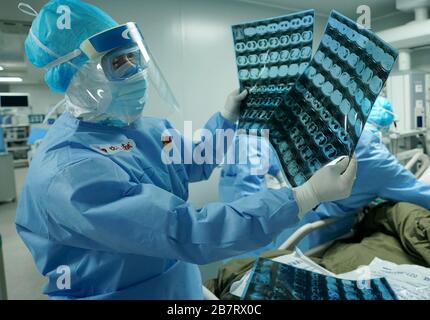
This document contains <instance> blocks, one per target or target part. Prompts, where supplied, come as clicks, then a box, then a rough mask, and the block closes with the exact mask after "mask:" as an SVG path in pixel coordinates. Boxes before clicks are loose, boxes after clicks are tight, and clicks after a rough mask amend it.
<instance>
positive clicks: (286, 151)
mask: <svg viewBox="0 0 430 320" xmlns="http://www.w3.org/2000/svg"><path fill="white" fill-rule="evenodd" d="M397 56H398V52H397V51H396V50H395V49H394V48H392V47H391V46H390V45H388V44H387V43H385V42H384V41H382V40H381V39H380V38H379V37H378V36H376V35H375V34H374V33H373V32H371V31H369V30H367V29H364V28H363V27H361V26H359V25H358V24H356V23H355V22H354V21H352V20H350V19H348V18H346V17H345V16H343V15H341V14H339V13H338V12H336V11H332V12H331V15H330V17H329V20H328V23H327V26H326V29H325V32H324V34H323V37H322V40H321V43H320V46H319V48H318V50H317V52H316V53H315V55H314V57H313V59H312V61H311V63H310V64H309V66H308V67H307V68H306V70H305V71H304V73H303V75H301V76H300V77H299V79H298V80H297V82H296V83H295V85H294V86H293V87H292V88H291V90H290V91H288V93H286V94H284V97H283V100H282V103H281V104H280V105H279V107H278V108H277V109H276V111H274V113H273V115H272V116H271V118H270V120H268V123H267V126H266V127H267V128H269V129H270V140H271V143H272V145H273V146H274V148H275V150H276V152H277V154H278V157H279V160H280V162H281V165H282V168H283V170H284V172H285V174H286V176H287V179H288V181H289V182H290V183H291V185H292V186H298V185H301V184H303V183H304V182H306V181H307V180H308V179H309V178H310V177H311V176H312V174H313V173H315V172H316V171H317V170H318V169H320V168H321V167H322V166H324V165H326V164H328V163H329V162H331V161H332V160H334V159H336V158H338V157H339V156H342V155H352V154H353V152H354V151H355V147H356V145H357V142H358V140H359V138H360V136H361V133H362V131H363V128H364V125H365V123H366V121H367V118H368V116H369V113H370V111H371V109H372V107H373V104H374V103H375V100H376V98H377V97H378V95H379V93H380V92H381V90H382V88H383V85H384V83H385V81H386V80H387V78H388V75H389V74H390V72H391V70H392V68H393V66H394V62H395V61H396V59H397Z"/></svg>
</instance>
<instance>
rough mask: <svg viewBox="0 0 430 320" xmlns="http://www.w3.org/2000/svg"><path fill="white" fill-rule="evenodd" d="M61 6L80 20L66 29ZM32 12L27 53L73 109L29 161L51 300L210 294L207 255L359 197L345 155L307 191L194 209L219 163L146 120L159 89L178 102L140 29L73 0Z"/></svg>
mask: <svg viewBox="0 0 430 320" xmlns="http://www.w3.org/2000/svg"><path fill="white" fill-rule="evenodd" d="M60 5H65V6H68V7H69V8H70V12H71V25H70V28H64V29H58V28H57V19H58V16H59V14H58V13H57V12H58V11H57V10H58V7H59V6H60ZM21 9H22V10H25V11H27V12H29V11H30V12H34V11H31V10H30V8H29V7H27V6H26V7H24V6H22V7H21ZM60 12H61V11H60ZM34 15H35V16H36V17H35V19H34V21H33V23H32V27H31V30H30V33H29V35H28V37H27V39H26V41H25V50H26V53H27V56H28V59H29V61H30V62H31V63H32V64H33V65H35V66H37V67H40V68H45V69H46V74H45V81H46V83H47V85H48V86H49V87H50V89H51V90H53V91H55V92H64V93H65V102H64V105H65V109H66V112H65V113H64V114H63V115H62V116H60V117H59V119H58V120H57V121H56V122H55V124H54V125H53V126H52V128H51V129H50V130H49V132H48V134H47V136H46V137H45V138H44V141H43V143H42V145H41V146H40V149H39V150H38V152H37V154H36V156H35V157H34V159H33V161H32V163H31V165H30V169H29V173H28V176H27V179H26V182H25V185H24V187H23V190H22V193H21V196H20V200H19V205H18V209H17V217H16V225H17V230H18V233H19V235H20V236H21V237H22V239H23V240H24V242H25V244H26V245H27V247H28V248H29V250H30V251H31V253H32V255H33V257H34V260H35V262H36V265H37V267H38V269H39V271H40V272H41V273H42V274H43V275H45V276H46V277H47V279H48V283H47V284H46V286H45V288H44V293H45V294H47V295H49V296H50V297H51V298H55V299H201V298H202V297H203V295H202V282H201V276H200V272H199V269H198V267H197V265H196V264H205V263H209V262H211V261H214V260H219V259H224V258H227V257H230V256H234V255H237V254H240V253H242V252H245V251H249V250H252V249H254V248H258V247H261V246H263V245H265V244H268V243H269V242H271V241H272V239H273V237H274V236H276V235H277V234H278V233H279V232H281V231H282V230H284V229H285V228H286V227H288V226H289V225H292V224H294V223H296V222H297V221H298V220H299V219H300V217H301V216H302V214H303V213H304V212H307V211H309V210H310V209H311V208H313V207H315V206H316V205H318V204H319V203H320V202H323V201H329V200H334V199H340V198H344V197H346V196H348V195H349V192H350V190H351V188H352V184H353V181H354V178H355V170H356V166H355V161H354V160H349V159H348V158H346V157H344V158H343V159H341V160H339V161H338V162H336V163H335V164H333V165H331V166H327V167H325V168H323V169H321V170H320V171H319V172H317V173H316V174H315V175H314V176H313V178H312V179H310V180H309V181H308V182H307V183H306V184H304V185H303V186H301V187H299V188H296V189H287V188H283V189H280V190H275V191H269V190H267V191H265V192H262V193H259V194H257V195H253V196H250V197H247V198H246V199H243V200H242V199H239V200H238V201H235V202H232V203H229V204H224V203H210V204H208V205H206V206H205V207H203V208H195V207H194V206H192V205H191V204H189V203H188V202H187V199H188V184H189V183H190V182H195V181H200V180H204V179H208V178H209V176H210V175H211V172H212V171H213V169H214V168H215V167H216V163H214V164H209V163H203V164H198V163H194V162H191V163H187V162H182V163H176V162H175V163H170V164H169V163H167V162H165V161H163V159H164V158H163V152H164V150H165V149H164V145H169V144H178V142H177V139H174V138H175V137H173V139H171V140H169V139H167V140H166V139H164V138H165V137H163V134H164V132H166V129H173V128H172V126H171V124H170V123H169V121H167V120H165V119H160V118H154V117H147V116H145V113H144V110H145V109H146V108H147V106H145V102H146V99H147V89H148V86H150V85H153V86H155V87H156V88H155V89H157V90H158V91H159V92H161V93H162V94H161V96H162V97H163V98H164V100H165V101H170V102H172V103H171V104H173V105H174V99H173V98H172V95H171V94H170V93H169V92H170V91H169V88H168V86H167V84H166V83H165V81H164V80H163V79H164V78H163V77H162V75H161V73H160V71H159V70H158V68H157V66H156V64H155V63H154V61H153V59H152V56H151V54H150V51H149V49H148V47H147V45H146V44H145V42H144V41H143V36H142V33H141V31H140V30H139V28H138V26H137V25H136V24H134V23H126V24H123V25H118V24H117V23H116V22H115V21H114V20H113V19H112V18H111V17H109V16H108V15H107V14H106V13H104V12H102V11H101V10H99V9H97V8H95V7H93V6H90V5H88V4H86V3H84V2H81V1H72V0H56V1H50V2H48V3H47V4H46V5H45V6H44V7H43V8H42V9H41V11H40V12H39V13H36V12H34ZM245 95H246V93H242V94H238V93H234V94H232V95H230V96H229V98H228V99H227V103H226V106H225V108H224V109H223V111H222V112H220V113H216V114H215V115H213V116H212V117H211V118H210V120H209V121H208V123H207V124H206V129H208V130H209V131H211V132H212V133H213V139H214V140H216V135H215V129H235V124H234V123H235V122H236V121H237V119H238V112H239V104H240V101H241V99H243V98H244V97H245ZM174 107H175V106H173V108H174ZM142 113H143V114H142ZM172 132H174V130H173V131H172ZM175 141H176V142H175ZM185 142H186V141H185V139H184V138H181V140H180V142H179V144H180V145H183V146H187V145H189V144H188V143H185ZM198 145H199V143H195V144H192V146H191V149H193V148H196V147H197V146H198ZM213 145H214V146H217V143H214V144H213ZM177 147H179V146H178V145H172V146H171V148H177ZM185 149H186V150H184V152H190V150H188V149H187V148H186V147H185ZM216 149H217V148H216V147H214V152H215V153H222V154H224V148H221V149H220V150H216ZM327 181H330V182H331V183H329V184H328V183H326V182H327ZM65 277H68V278H69V280H70V281H69V282H67V281H66V282H62V280H63V279H64V278H65ZM59 283H60V285H59Z"/></svg>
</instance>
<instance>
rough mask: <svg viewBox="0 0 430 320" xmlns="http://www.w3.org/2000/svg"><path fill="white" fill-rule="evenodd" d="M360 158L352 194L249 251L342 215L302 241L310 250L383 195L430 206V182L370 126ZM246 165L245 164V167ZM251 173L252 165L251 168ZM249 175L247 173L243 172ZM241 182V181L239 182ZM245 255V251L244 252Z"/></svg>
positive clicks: (323, 206)
mask: <svg viewBox="0 0 430 320" xmlns="http://www.w3.org/2000/svg"><path fill="white" fill-rule="evenodd" d="M356 156H357V160H358V168H357V179H356V181H355V183H354V186H353V189H352V193H351V196H350V197H349V198H347V199H344V200H341V201H335V202H326V203H323V204H321V205H320V206H319V207H317V208H316V209H315V210H313V211H310V212H309V213H307V214H305V216H304V218H303V219H302V220H301V221H300V222H299V223H298V224H297V225H296V226H294V227H291V228H288V229H287V230H285V231H284V232H282V233H281V235H279V236H278V237H277V238H276V240H275V241H274V242H273V243H272V244H269V245H267V246H265V247H263V248H260V249H258V250H255V251H252V252H250V253H248V254H247V255H258V254H260V253H261V252H263V251H267V250H271V249H276V248H278V247H279V246H280V245H281V244H282V243H283V242H284V241H285V240H287V239H288V237H289V236H290V235H291V234H293V233H294V232H295V231H296V230H297V229H298V228H299V227H301V226H302V225H304V224H306V223H309V222H314V221H318V220H321V219H327V218H332V217H336V218H341V219H342V220H341V221H339V222H338V223H336V224H333V225H330V226H327V227H325V228H324V229H321V230H318V231H314V232H313V233H311V234H309V235H308V236H307V237H305V238H304V239H303V240H302V241H301V242H300V244H299V248H300V249H302V250H305V251H306V250H309V249H311V248H314V247H315V246H317V245H321V244H324V243H326V242H327V241H330V240H333V239H335V238H337V237H339V236H342V235H344V234H346V233H348V232H349V231H350V230H351V228H352V226H353V225H354V224H355V222H356V221H355V214H356V213H357V212H358V211H359V210H361V209H362V208H364V207H365V206H366V205H368V204H369V203H370V202H372V201H373V200H375V199H376V198H378V197H380V198H383V199H386V200H392V201H394V202H409V203H414V204H416V205H419V206H422V207H424V208H427V209H430V185H429V184H426V183H424V182H421V181H418V180H417V179H416V178H415V176H414V175H413V174H412V173H410V172H409V171H408V170H406V169H405V168H404V167H403V166H402V165H401V164H400V163H399V162H398V160H397V159H396V158H395V156H393V155H392V154H391V153H390V151H389V150H388V149H387V148H386V147H385V146H384V145H383V144H382V143H381V141H380V139H379V137H378V136H377V135H375V134H374V133H372V132H371V131H370V130H369V129H368V128H366V129H365V130H364V131H363V134H362V136H361V138H360V140H359V142H358V144H357V148H356ZM245 170H246V168H245V167H242V171H245ZM248 174H249V169H248ZM242 175H243V176H246V173H242ZM235 185H240V182H235ZM263 188H264V187H262V186H261V185H260V186H258V185H254V190H256V192H258V190H262V189H263ZM229 192H230V193H233V194H234V195H232V196H231V197H232V199H238V198H240V197H241V196H242V195H243V194H242V190H236V191H233V192H232V190H229ZM242 256H244V255H242Z"/></svg>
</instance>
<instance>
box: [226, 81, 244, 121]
mask: <svg viewBox="0 0 430 320" xmlns="http://www.w3.org/2000/svg"><path fill="white" fill-rule="evenodd" d="M247 95H248V91H247V90H243V91H242V92H241V93H240V94H239V89H236V90H234V91H233V92H232V93H230V94H229V95H228V96H227V101H226V102H225V106H224V110H223V111H221V115H222V116H223V117H224V118H225V119H227V120H228V121H231V122H236V121H237V120H239V112H240V103H241V102H242V100H243V99H245V98H246V96H247Z"/></svg>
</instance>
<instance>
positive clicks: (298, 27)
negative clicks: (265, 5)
mask: <svg viewBox="0 0 430 320" xmlns="http://www.w3.org/2000/svg"><path fill="white" fill-rule="evenodd" d="M313 29H314V10H306V11H301V12H297V13H293V14H290V15H286V16H282V17H276V18H271V19H266V20H259V21H253V22H247V23H244V24H239V25H235V26H233V27H232V31H233V41H234V48H235V52H236V65H237V71H238V76H239V82H240V88H241V91H242V90H244V89H247V90H248V92H249V94H248V97H247V99H245V101H244V102H243V103H242V105H241V113H240V120H239V128H241V129H259V128H261V126H262V125H263V124H265V122H266V121H267V120H268V119H270V117H271V115H272V113H273V110H274V109H275V108H276V107H277V106H278V105H279V104H280V103H281V100H282V96H283V95H284V94H285V93H286V92H288V91H289V90H290V89H291V88H292V87H293V85H294V83H295V81H296V80H297V79H298V77H299V75H300V74H302V73H303V71H304V70H305V69H306V67H307V66H308V65H309V62H310V60H311V56H312V41H313Z"/></svg>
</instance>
